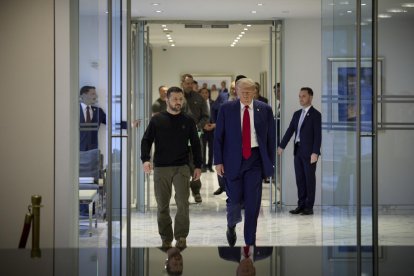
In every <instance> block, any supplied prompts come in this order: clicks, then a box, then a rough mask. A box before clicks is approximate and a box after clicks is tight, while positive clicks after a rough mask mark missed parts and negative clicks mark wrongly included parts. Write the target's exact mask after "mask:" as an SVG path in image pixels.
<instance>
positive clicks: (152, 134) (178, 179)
mask: <svg viewBox="0 0 414 276" xmlns="http://www.w3.org/2000/svg"><path fill="white" fill-rule="evenodd" d="M183 102H184V94H183V91H182V90H181V88H179V87H170V88H169V89H168V91H167V111H161V112H159V113H158V114H156V115H154V116H153V117H152V118H151V120H150V122H149V124H148V127H147V129H146V130H145V133H144V135H143V137H142V140H141V160H142V163H143V168H144V172H145V173H150V172H151V170H152V168H153V166H152V163H151V161H150V160H151V147H152V144H153V143H155V152H154V161H153V162H154V192H155V199H156V201H157V221H158V232H159V234H160V236H161V240H162V248H165V249H168V248H170V247H171V243H172V241H173V238H175V239H176V244H175V246H176V247H178V248H180V249H183V248H185V247H186V246H187V243H186V238H187V236H188V232H189V229H190V217H189V202H188V198H189V196H190V192H189V188H190V187H189V186H190V177H191V174H190V168H189V165H188V164H189V150H190V149H191V151H192V155H193V161H194V166H195V169H194V172H193V174H192V178H193V180H194V181H196V180H199V179H200V176H201V146H200V139H199V137H198V132H197V128H196V125H195V123H194V120H193V119H192V118H191V117H189V116H188V115H187V114H185V113H183V112H182V111H181V109H182V105H183ZM188 142H190V145H191V147H189V146H188ZM172 185H174V190H175V196H174V198H175V203H176V204H177V213H176V216H175V222H174V231H173V228H172V220H171V216H170V199H171V193H172Z"/></svg>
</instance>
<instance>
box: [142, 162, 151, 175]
mask: <svg viewBox="0 0 414 276" xmlns="http://www.w3.org/2000/svg"><path fill="white" fill-rule="evenodd" d="M142 166H143V167H144V172H146V173H150V172H151V171H152V164H151V162H150V161H145V162H144V164H142Z"/></svg>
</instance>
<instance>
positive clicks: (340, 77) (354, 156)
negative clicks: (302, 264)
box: [322, 0, 377, 275]
mask: <svg viewBox="0 0 414 276" xmlns="http://www.w3.org/2000/svg"><path fill="white" fill-rule="evenodd" d="M373 7H374V6H373V3H372V1H363V2H362V1H336V0H334V1H325V0H323V1H322V70H323V71H322V76H323V96H322V107H323V108H322V114H323V118H322V125H323V126H322V128H323V132H322V136H323V147H322V203H323V206H324V207H323V210H322V229H323V231H322V232H323V233H322V235H323V241H324V244H326V245H328V247H327V248H325V250H324V255H325V258H324V260H325V261H324V275H333V274H334V275H376V268H375V267H376V259H375V258H374V256H375V254H376V252H377V239H376V238H377V235H376V233H377V228H376V224H377V216H376V210H377V205H376V202H375V199H376V197H375V195H376V193H377V190H376V183H375V179H376V177H374V176H375V173H376V164H375V162H374V160H376V151H375V147H376V136H375V134H376V127H375V126H376V124H375V120H376V117H375V114H376V102H375V99H376V93H377V63H376V62H375V60H377V58H376V52H375V50H374V49H375V48H374V45H375V40H374V39H376V36H375V35H374V29H375V25H376V21H375V20H374V19H375V17H373V16H372V15H373V14H374V13H373V10H374V8H373ZM344 259H345V260H350V261H349V262H343V261H341V260H344ZM332 272H334V273H333V274H332Z"/></svg>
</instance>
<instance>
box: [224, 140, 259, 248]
mask: <svg viewBox="0 0 414 276" xmlns="http://www.w3.org/2000/svg"><path fill="white" fill-rule="evenodd" d="M226 193H227V226H229V227H233V226H235V225H236V224H237V223H239V222H241V220H242V217H241V204H242V203H243V202H244V208H245V210H244V219H245V222H244V241H245V243H246V245H255V244H256V228H257V218H258V217H259V211H260V204H261V201H262V161H261V158H260V152H259V149H258V148H254V149H252V155H251V156H250V158H249V159H246V160H243V161H242V163H241V167H240V172H239V174H238V176H237V177H236V178H234V179H230V178H229V177H227V178H226Z"/></svg>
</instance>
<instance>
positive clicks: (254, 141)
mask: <svg viewBox="0 0 414 276" xmlns="http://www.w3.org/2000/svg"><path fill="white" fill-rule="evenodd" d="M244 106H245V105H244V104H242V102H240V116H241V120H240V121H241V127H242V131H243V114H244ZM253 115H254V112H253V101H252V102H251V103H250V104H249V116H250V142H251V147H252V148H255V147H258V146H259V143H258V142H257V138H256V129H255V127H254V116H253Z"/></svg>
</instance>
